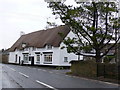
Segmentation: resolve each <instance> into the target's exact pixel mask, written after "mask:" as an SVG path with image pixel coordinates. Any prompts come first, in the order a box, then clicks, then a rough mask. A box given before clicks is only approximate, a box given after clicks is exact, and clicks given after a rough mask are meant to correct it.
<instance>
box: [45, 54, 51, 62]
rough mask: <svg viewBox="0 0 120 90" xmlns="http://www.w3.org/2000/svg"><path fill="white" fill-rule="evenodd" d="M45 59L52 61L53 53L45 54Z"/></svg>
mask: <svg viewBox="0 0 120 90" xmlns="http://www.w3.org/2000/svg"><path fill="white" fill-rule="evenodd" d="M44 61H45V63H52V54H45V55H44Z"/></svg>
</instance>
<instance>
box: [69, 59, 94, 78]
mask: <svg viewBox="0 0 120 90" xmlns="http://www.w3.org/2000/svg"><path fill="white" fill-rule="evenodd" d="M71 64H72V65H71V72H72V73H73V74H75V75H79V76H87V77H95V76H96V64H95V62H94V61H89V60H87V61H73V62H71Z"/></svg>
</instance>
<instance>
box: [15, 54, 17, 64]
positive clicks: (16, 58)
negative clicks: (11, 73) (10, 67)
mask: <svg viewBox="0 0 120 90" xmlns="http://www.w3.org/2000/svg"><path fill="white" fill-rule="evenodd" d="M15 62H17V54H16V55H15Z"/></svg>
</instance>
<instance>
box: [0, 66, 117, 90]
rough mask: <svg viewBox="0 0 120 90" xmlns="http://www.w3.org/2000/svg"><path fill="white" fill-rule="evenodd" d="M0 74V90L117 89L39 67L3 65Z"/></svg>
mask: <svg viewBox="0 0 120 90" xmlns="http://www.w3.org/2000/svg"><path fill="white" fill-rule="evenodd" d="M0 67H1V64H0ZM0 71H1V68H0ZM2 74H3V75H2V81H3V82H2V88H11V87H12V88H45V89H47V88H49V89H54V90H57V89H60V88H118V85H117V84H112V83H108V82H102V81H97V80H90V79H85V78H79V77H75V76H69V75H66V74H65V70H55V69H48V68H47V69H46V68H41V67H39V68H37V67H30V66H19V65H11V64H3V65H2ZM0 80H1V79H0Z"/></svg>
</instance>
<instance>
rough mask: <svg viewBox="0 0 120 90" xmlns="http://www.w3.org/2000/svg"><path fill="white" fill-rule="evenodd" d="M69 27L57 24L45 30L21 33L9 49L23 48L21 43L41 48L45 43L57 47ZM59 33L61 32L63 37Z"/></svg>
mask: <svg viewBox="0 0 120 90" xmlns="http://www.w3.org/2000/svg"><path fill="white" fill-rule="evenodd" d="M69 31H70V28H69V27H68V26H59V27H56V28H51V29H47V30H39V31H36V32H32V33H29V34H25V35H22V36H21V37H20V38H19V39H18V40H17V41H16V42H15V43H14V44H13V46H12V47H11V48H10V49H9V50H10V51H14V50H15V49H19V50H20V49H23V47H22V44H23V43H25V44H26V47H36V48H43V47H45V45H52V46H54V47H59V46H60V43H61V42H62V41H63V39H64V38H65V37H66V36H67V34H68V33H69ZM59 33H62V34H63V37H61V36H60V34H59Z"/></svg>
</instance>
